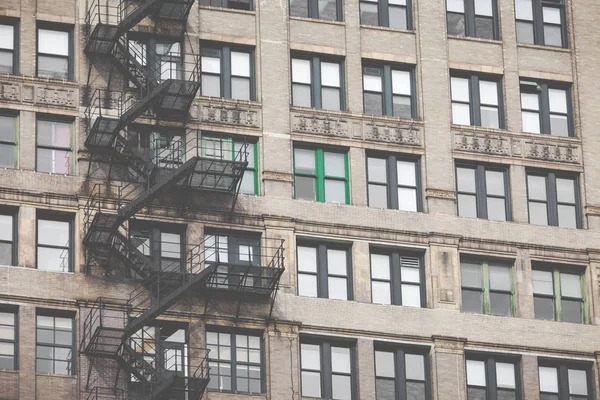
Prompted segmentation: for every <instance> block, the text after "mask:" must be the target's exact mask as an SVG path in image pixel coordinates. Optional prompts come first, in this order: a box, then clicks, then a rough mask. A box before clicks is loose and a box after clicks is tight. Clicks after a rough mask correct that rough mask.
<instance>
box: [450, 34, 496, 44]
mask: <svg viewBox="0 0 600 400" xmlns="http://www.w3.org/2000/svg"><path fill="white" fill-rule="evenodd" d="M448 39H454V40H460V41H465V42H479V43H489V44H496V45H500V46H502V40H499V39H484V38H478V37H471V36H456V35H448Z"/></svg>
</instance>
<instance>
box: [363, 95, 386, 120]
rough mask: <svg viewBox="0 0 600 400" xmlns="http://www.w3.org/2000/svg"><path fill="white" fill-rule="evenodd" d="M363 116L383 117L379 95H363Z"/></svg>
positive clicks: (381, 101) (381, 100)
mask: <svg viewBox="0 0 600 400" xmlns="http://www.w3.org/2000/svg"><path fill="white" fill-rule="evenodd" d="M364 103H365V114H371V115H383V99H382V97H381V93H367V92H365V93H364Z"/></svg>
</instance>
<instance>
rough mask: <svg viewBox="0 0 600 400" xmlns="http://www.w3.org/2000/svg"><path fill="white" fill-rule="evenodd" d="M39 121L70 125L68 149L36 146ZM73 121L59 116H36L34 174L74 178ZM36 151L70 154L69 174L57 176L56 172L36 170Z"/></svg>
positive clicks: (37, 158)
mask: <svg viewBox="0 0 600 400" xmlns="http://www.w3.org/2000/svg"><path fill="white" fill-rule="evenodd" d="M40 121H44V122H51V123H60V124H69V125H70V131H71V141H70V147H68V148H67V147H58V146H54V147H53V146H50V145H40V144H38V138H39V122H40ZM74 148H75V120H74V119H73V118H66V117H59V116H54V115H49V114H37V115H36V118H35V171H36V172H41V173H44V174H51V175H63V176H74V175H75V164H76V163H75V160H74V159H75V151H74ZM38 149H44V150H58V151H68V152H69V153H71V155H70V156H69V174H68V175H64V174H58V173H56V172H45V171H39V170H38V167H39V165H38V161H39V157H38Z"/></svg>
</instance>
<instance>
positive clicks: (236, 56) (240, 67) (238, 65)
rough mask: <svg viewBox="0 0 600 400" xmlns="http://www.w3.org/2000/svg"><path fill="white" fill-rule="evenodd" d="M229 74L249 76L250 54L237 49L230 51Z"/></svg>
mask: <svg viewBox="0 0 600 400" xmlns="http://www.w3.org/2000/svg"><path fill="white" fill-rule="evenodd" d="M231 74H232V75H235V76H244V77H248V78H249V77H250V54H248V53H240V52H237V51H232V52H231Z"/></svg>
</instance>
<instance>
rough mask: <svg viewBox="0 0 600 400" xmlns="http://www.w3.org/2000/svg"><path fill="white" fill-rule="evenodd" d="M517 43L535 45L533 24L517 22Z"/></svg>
mask: <svg viewBox="0 0 600 400" xmlns="http://www.w3.org/2000/svg"><path fill="white" fill-rule="evenodd" d="M517 42H519V43H525V44H534V43H535V39H534V36H533V23H531V22H521V21H517Z"/></svg>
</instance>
